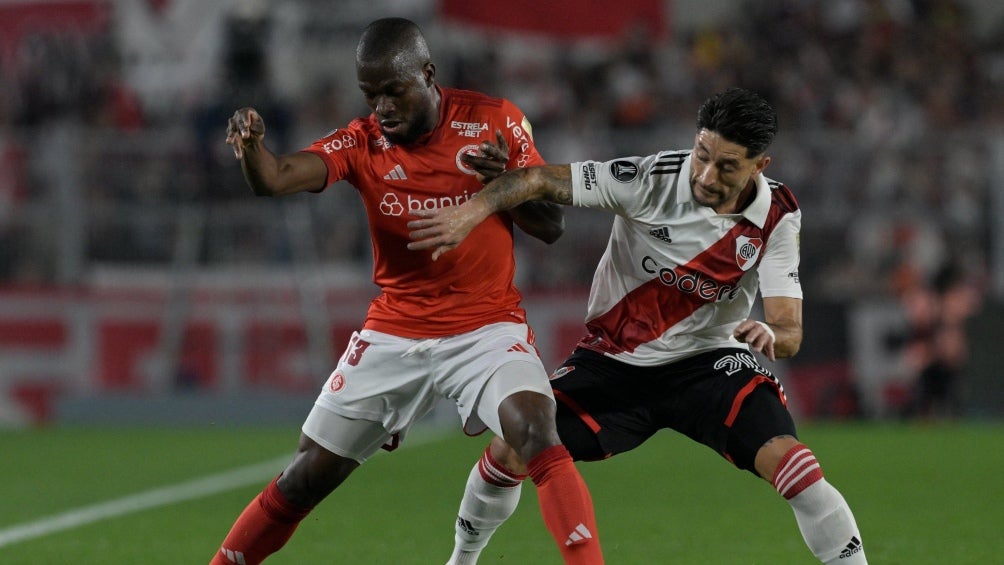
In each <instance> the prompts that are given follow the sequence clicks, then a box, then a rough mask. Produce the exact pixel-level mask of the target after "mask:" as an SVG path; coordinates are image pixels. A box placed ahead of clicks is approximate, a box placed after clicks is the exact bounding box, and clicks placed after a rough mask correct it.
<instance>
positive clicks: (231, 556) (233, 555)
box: [220, 547, 247, 565]
mask: <svg viewBox="0 0 1004 565" xmlns="http://www.w3.org/2000/svg"><path fill="white" fill-rule="evenodd" d="M220 553H222V554H223V555H225V556H226V557H227V561H229V562H231V563H236V564H237V565H247V562H246V561H244V554H243V553H241V552H240V551H234V550H232V549H227V548H225V547H221V548H220Z"/></svg>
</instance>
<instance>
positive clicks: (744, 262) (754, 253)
mask: <svg viewBox="0 0 1004 565" xmlns="http://www.w3.org/2000/svg"><path fill="white" fill-rule="evenodd" d="M761 249H763V240H762V239H760V238H759V237H747V236H745V235H740V236H739V237H737V238H736V264H737V265H739V268H740V269H742V270H744V271H748V270H750V267H752V266H753V265H756V262H757V259H759V258H760V250H761Z"/></svg>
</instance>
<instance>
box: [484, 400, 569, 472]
mask: <svg viewBox="0 0 1004 565" xmlns="http://www.w3.org/2000/svg"><path fill="white" fill-rule="evenodd" d="M499 411H500V412H499V416H500V418H499V419H500V420H501V423H502V431H503V433H504V434H505V439H506V442H507V443H508V444H509V445H510V446H512V448H513V449H514V450H515V451H516V453H517V454H518V456H519V457H520V458H521V459H522V460H523V461H529V460H530V459H532V458H533V457H534V456H535V455H537V454H538V453H540V452H541V451H543V450H545V449H547V448H548V447H551V446H554V445H558V444H560V443H561V439H560V438H559V437H558V429H557V427H556V425H555V422H554V415H555V407H554V401H552V400H551V399H550V398H548V397H546V396H544V395H542V394H539V393H530V392H522V393H516V394H514V395H512V396H510V397H509V398H507V399H506V400H504V401H503V402H502V405H500V407H499Z"/></svg>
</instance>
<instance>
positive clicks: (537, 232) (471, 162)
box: [461, 130, 565, 243]
mask: <svg viewBox="0 0 1004 565" xmlns="http://www.w3.org/2000/svg"><path fill="white" fill-rule="evenodd" d="M495 140H496V143H492V142H490V141H484V142H482V143H481V144H480V145H479V146H478V152H477V153H475V154H464V155H463V156H461V159H463V161H464V163H466V164H467V166H469V167H471V168H472V169H474V171H475V173H476V174H477V178H478V181H479V182H481V183H483V184H487V183H488V182H490V181H492V180H493V179H495V178H496V177H498V176H499V175H501V174H502V173H504V172H505V168H506V164H507V163H508V162H509V143H508V142H507V141H506V139H505V136H504V135H503V134H502V130H495ZM509 214H510V215H511V216H512V219H513V222H515V224H516V225H517V226H519V229H521V230H523V231H524V232H526V233H527V234H528V235H530V236H532V237H535V238H537V239H539V240H541V241H543V242H544V243H554V242H555V241H558V238H560V237H561V234H563V233H565V214H564V212H563V211H562V209H561V206H558V205H556V204H554V203H553V202H544V201H539V200H538V201H535V202H524V203H523V204H520V205H519V206H516V207H515V208H513V209H511V210H509Z"/></svg>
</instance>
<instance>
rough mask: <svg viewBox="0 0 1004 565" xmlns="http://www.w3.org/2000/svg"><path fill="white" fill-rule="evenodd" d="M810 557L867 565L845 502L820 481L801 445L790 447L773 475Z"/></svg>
mask: <svg viewBox="0 0 1004 565" xmlns="http://www.w3.org/2000/svg"><path fill="white" fill-rule="evenodd" d="M773 483H774V488H776V489H777V491H778V492H779V493H781V495H782V496H784V497H785V499H787V500H788V504H790V505H791V509H792V510H793V511H794V512H795V521H797V522H798V529H799V530H800V531H801V532H802V538H803V539H804V540H805V544H806V545H808V546H809V549H810V550H811V551H812V554H813V555H815V556H816V558H817V559H819V560H820V561H822V562H823V563H825V564H826V565H838V564H839V565H867V563H868V559H867V558H866V557H865V550H864V546H863V545H862V544H861V532H860V531H858V525H857V523H856V522H855V521H854V515H853V514H852V513H851V509H850V507H849V506H848V505H847V501H845V500H844V497H843V496H841V494H840V492H839V491H838V490H837V489H836V488H834V487H833V485H831V484H830V483H828V482H826V479H824V478H823V472H822V470H821V469H820V467H819V462H817V461H816V457H815V456H814V455H813V454H812V451H810V450H809V448H808V447H805V446H804V445H801V444H799V445H797V446H795V447H793V448H792V449H791V450H790V451H789V452H788V453H787V455H785V456H784V458H783V459H781V463H780V464H779V465H778V467H777V471H776V472H775V473H774V479H773Z"/></svg>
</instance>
